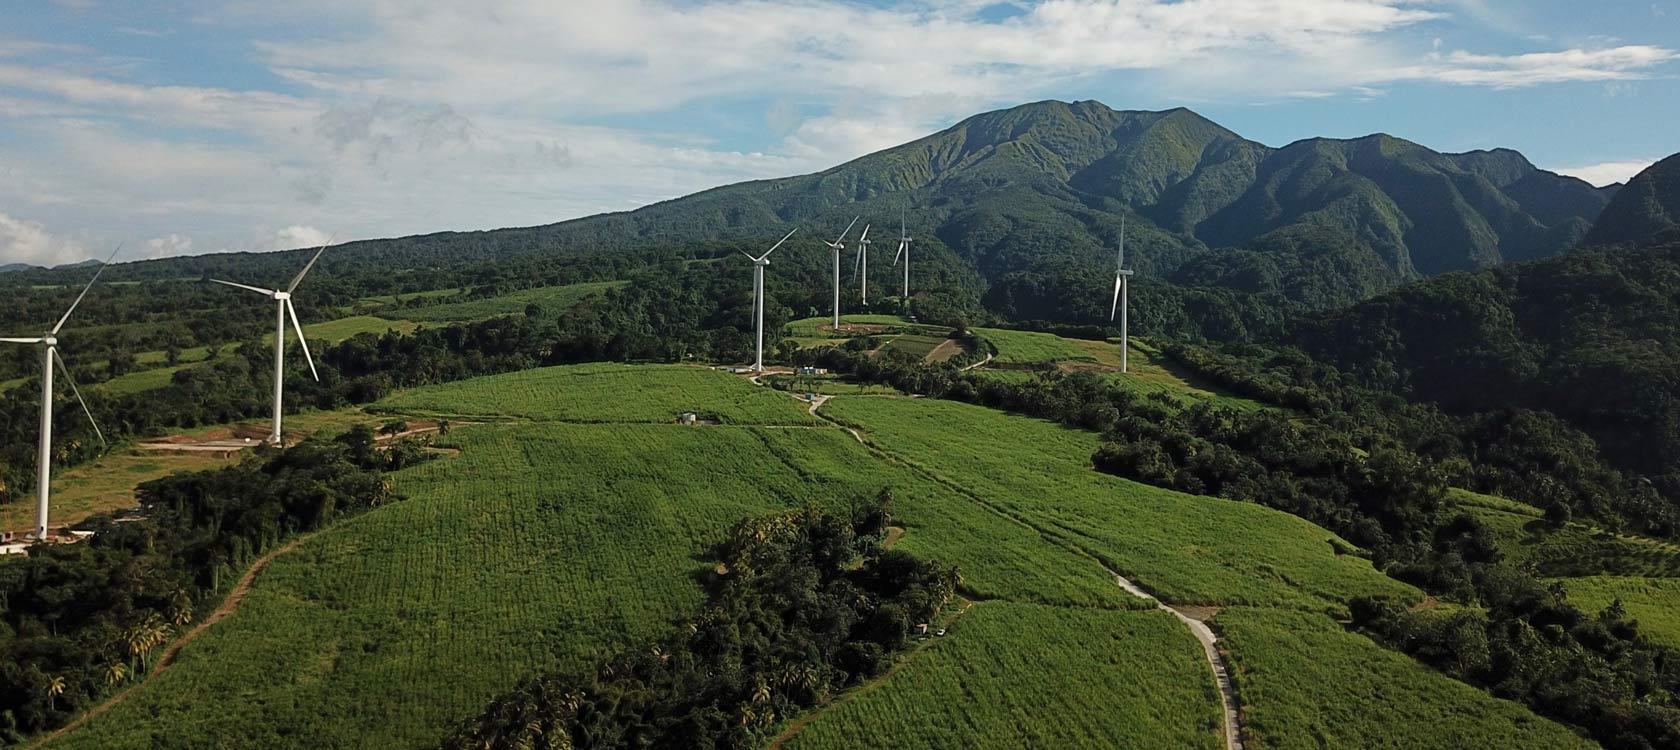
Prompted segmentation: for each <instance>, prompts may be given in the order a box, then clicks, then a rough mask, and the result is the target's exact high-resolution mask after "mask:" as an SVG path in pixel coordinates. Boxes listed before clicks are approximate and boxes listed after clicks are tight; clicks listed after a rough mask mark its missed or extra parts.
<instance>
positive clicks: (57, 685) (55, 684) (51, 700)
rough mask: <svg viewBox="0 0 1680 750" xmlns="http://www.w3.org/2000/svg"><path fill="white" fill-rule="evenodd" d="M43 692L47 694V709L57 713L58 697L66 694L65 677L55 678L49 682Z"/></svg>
mask: <svg viewBox="0 0 1680 750" xmlns="http://www.w3.org/2000/svg"><path fill="white" fill-rule="evenodd" d="M41 692H43V693H45V694H46V696H47V707H48V708H51V709H52V710H54V711H57V710H58V697H59V696H61V695H63V694H64V677H63V675H59V676H55V677H53V678H52V679H50V680H47V684H46V685H45V686H43V687H42V689H41Z"/></svg>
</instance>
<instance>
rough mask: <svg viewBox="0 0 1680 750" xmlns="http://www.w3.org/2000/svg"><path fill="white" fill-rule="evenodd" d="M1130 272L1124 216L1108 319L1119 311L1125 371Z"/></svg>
mask: <svg viewBox="0 0 1680 750" xmlns="http://www.w3.org/2000/svg"><path fill="white" fill-rule="evenodd" d="M1131 278H1132V272H1131V271H1130V270H1127V268H1126V217H1124V216H1122V217H1120V258H1119V261H1118V262H1116V263H1115V264H1114V305H1113V307H1110V308H1109V309H1108V319H1109V321H1110V322H1113V320H1114V313H1115V311H1117V310H1118V311H1119V313H1120V371H1121V372H1126V371H1127V369H1126V367H1127V364H1128V362H1127V360H1128V355H1129V354H1130V353H1131V350H1132V339H1131V334H1130V332H1129V331H1127V330H1126V314H1127V313H1129V312H1131V305H1130V304H1129V302H1130V301H1129V300H1127V299H1126V294H1127V292H1128V291H1130V289H1129V287H1130V286H1131V284H1130V280H1131Z"/></svg>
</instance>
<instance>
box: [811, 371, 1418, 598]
mask: <svg viewBox="0 0 1680 750" xmlns="http://www.w3.org/2000/svg"><path fill="white" fill-rule="evenodd" d="M824 411H825V412H826V413H828V414H830V415H831V416H833V417H835V418H837V419H839V420H841V421H843V422H845V423H848V424H852V425H855V426H857V427H858V428H859V429H861V430H862V431H863V432H864V434H865V435H866V436H867V437H868V438H869V439H870V440H871V441H873V442H875V443H877V444H879V445H880V446H882V450H884V451H886V452H888V453H889V454H891V455H894V456H896V457H898V458H899V460H902V461H904V462H906V463H908V464H910V465H913V466H916V467H919V468H920V469H922V470H923V471H925V472H928V473H930V474H932V475H935V476H938V477H940V478H941V479H942V480H943V481H945V482H948V483H950V484H951V485H953V486H957V487H961V488H963V489H964V490H965V491H966V492H968V493H971V494H972V495H974V496H975V497H976V498H977V499H978V501H981V502H984V503H986V504H989V505H991V506H993V507H995V508H996V509H997V510H996V512H999V513H1001V514H1004V515H1006V516H1008V517H1011V518H1014V519H1017V520H1018V521H1019V522H1021V523H1025V524H1027V525H1029V526H1031V527H1033V528H1035V529H1038V530H1040V531H1041V532H1042V533H1044V534H1047V535H1051V536H1053V537H1056V538H1058V539H1061V540H1065V542H1066V543H1068V544H1070V545H1073V546H1075V547H1077V548H1079V549H1081V550H1083V551H1086V552H1087V553H1089V554H1091V555H1092V556H1094V557H1097V558H1100V559H1101V560H1102V561H1103V562H1104V563H1105V564H1107V565H1108V566H1109V567H1110V568H1112V569H1114V570H1115V571H1116V572H1119V573H1121V574H1123V575H1126V576H1127V577H1129V578H1132V579H1133V580H1134V581H1136V582H1138V583H1139V584H1140V585H1142V586H1144V587H1145V588H1147V589H1149V590H1150V591H1152V592H1153V593H1155V594H1157V595H1159V596H1160V597H1161V598H1162V599H1164V600H1166V601H1168V602H1172V603H1179V604H1265V605H1276V606H1289V607H1301V608H1306V609H1312V610H1318V611H1334V610H1339V609H1341V607H1342V604H1343V603H1344V602H1345V601H1346V600H1347V599H1350V598H1352V597H1354V596H1358V595H1361V594H1375V593H1393V594H1397V595H1400V596H1404V597H1411V598H1416V597H1418V596H1419V594H1418V592H1417V591H1416V590H1415V589H1412V588H1411V587H1409V586H1406V585H1404V584H1401V583H1399V582H1397V581H1395V580H1393V579H1391V578H1389V577H1387V576H1384V575H1382V574H1381V573H1378V572H1377V571H1375V570H1374V569H1372V568H1371V565H1370V563H1369V562H1368V561H1366V560H1364V559H1363V558H1359V557H1352V556H1345V555H1337V554H1336V553H1335V551H1334V548H1333V545H1332V540H1334V539H1335V535H1334V534H1331V533H1330V532H1328V531H1325V530H1324V529H1321V528H1319V527H1317V526H1314V525H1312V524H1310V523H1308V522H1306V521H1303V520H1301V519H1299V518H1296V517H1294V516H1291V515H1288V514H1286V513H1282V512H1279V511H1274V510H1270V509H1267V508H1263V507H1261V506H1258V505H1254V504H1252V503H1240V502H1232V501H1228V500H1219V499H1215V498H1206V497H1196V496H1192V495H1185V494H1182V493H1177V492H1172V491H1168V490H1163V489H1159V488H1156V487H1150V486H1148V485H1142V484H1138V483H1136V482H1131V481H1128V480H1125V479H1121V478H1119V477H1114V476H1109V475H1105V474H1101V473H1098V472H1096V471H1094V470H1093V469H1091V467H1090V456H1091V454H1093V453H1095V452H1096V450H1097V447H1098V445H1099V442H1100V439H1099V437H1098V436H1096V435H1093V434H1090V433H1087V432H1083V431H1079V430H1073V429H1068V428H1064V427H1061V426H1059V425H1056V424H1053V423H1050V422H1046V421H1043V420H1036V419H1028V418H1024V417H1017V416H1012V415H1008V414H1004V413H1001V412H997V411H993V410H990V409H985V408H981V407H977V406H970V405H967V404H959V403H955V402H950V401H938V400H933V399H906V398H892V397H858V398H840V399H837V400H835V401H833V402H831V403H830V404H828V405H827V406H825V407H824Z"/></svg>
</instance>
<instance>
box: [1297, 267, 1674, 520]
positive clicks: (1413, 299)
mask: <svg viewBox="0 0 1680 750" xmlns="http://www.w3.org/2000/svg"><path fill="white" fill-rule="evenodd" d="M1291 343H1294V344H1296V345H1298V346H1300V347H1301V348H1303V349H1304V350H1306V351H1307V352H1308V353H1309V354H1311V355H1313V356H1314V357H1316V358H1319V359H1321V360H1323V361H1326V362H1330V363H1333V364H1335V365H1337V366H1339V367H1340V368H1341V369H1343V370H1345V371H1347V372H1349V373H1351V374H1353V375H1355V376H1356V377H1357V378H1359V379H1360V380H1361V381H1363V382H1365V383H1366V384H1369V385H1374V386H1377V387H1380V388H1385V389H1389V390H1393V391H1394V392H1396V393H1400V394H1403V395H1406V396H1409V397H1411V398H1415V399H1418V400H1423V401H1432V402H1436V403H1438V404H1440V405H1441V406H1442V407H1443V408H1444V409H1446V410H1448V411H1451V412H1456V413H1471V412H1486V411H1493V410H1497V409H1501V408H1506V407H1515V408H1527V409H1536V410H1545V411H1550V412H1552V413H1553V414H1556V415H1557V416H1559V417H1562V418H1563V419H1565V420H1566V421H1568V422H1570V423H1571V424H1573V425H1574V426H1575V427H1577V428H1578V429H1580V430H1582V431H1584V432H1586V433H1587V434H1589V435H1591V436H1592V437H1593V438H1594V439H1596V440H1597V441H1598V443H1599V444H1600V445H1601V446H1602V447H1603V449H1604V456H1605V458H1606V460H1608V461H1610V462H1611V463H1613V464H1617V465H1619V466H1620V467H1622V468H1624V469H1632V470H1634V471H1638V472H1641V473H1643V474H1646V475H1647V476H1651V477H1655V478H1658V479H1659V481H1660V483H1661V484H1662V485H1663V486H1662V489H1663V491H1664V492H1665V493H1666V494H1668V495H1669V496H1671V497H1672V496H1676V495H1677V494H1680V242H1670V243H1666V244H1661V245H1656V246H1651V247H1647V248H1645V249H1641V250H1633V251H1622V250H1615V249H1601V250H1590V251H1580V252H1575V253H1570V254H1568V255H1565V256H1563V257H1559V258H1552V259H1547V260H1542V261H1536V262H1532V263H1522V264H1513V265H1508V266H1501V267H1499V268H1494V269H1488V270H1483V271H1477V272H1474V273H1456V274H1448V275H1445V276H1441V277H1439V278H1434V279H1430V280H1428V281H1425V282H1421V283H1418V284H1413V285H1408V286H1406V287H1404V288H1401V289H1399V290H1396V291H1394V292H1391V293H1389V294H1386V295H1383V296H1380V297H1377V298H1376V299H1372V300H1370V301H1368V302H1364V303H1362V304H1359V305H1356V306H1353V307H1351V308H1349V309H1346V310H1341V311H1336V312H1333V313H1326V314H1322V315H1318V316H1314V317H1311V318H1308V319H1307V320H1305V321H1303V322H1302V323H1301V324H1299V326H1298V327H1297V329H1296V330H1295V332H1294V333H1293V334H1292V336H1291Z"/></svg>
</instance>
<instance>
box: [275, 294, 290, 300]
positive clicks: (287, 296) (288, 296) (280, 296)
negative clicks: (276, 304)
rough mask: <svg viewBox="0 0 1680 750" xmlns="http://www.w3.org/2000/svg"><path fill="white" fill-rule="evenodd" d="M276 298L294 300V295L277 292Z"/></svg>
mask: <svg viewBox="0 0 1680 750" xmlns="http://www.w3.org/2000/svg"><path fill="white" fill-rule="evenodd" d="M274 298H275V299H277V300H288V299H291V298H292V294H291V292H275V293H274Z"/></svg>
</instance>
